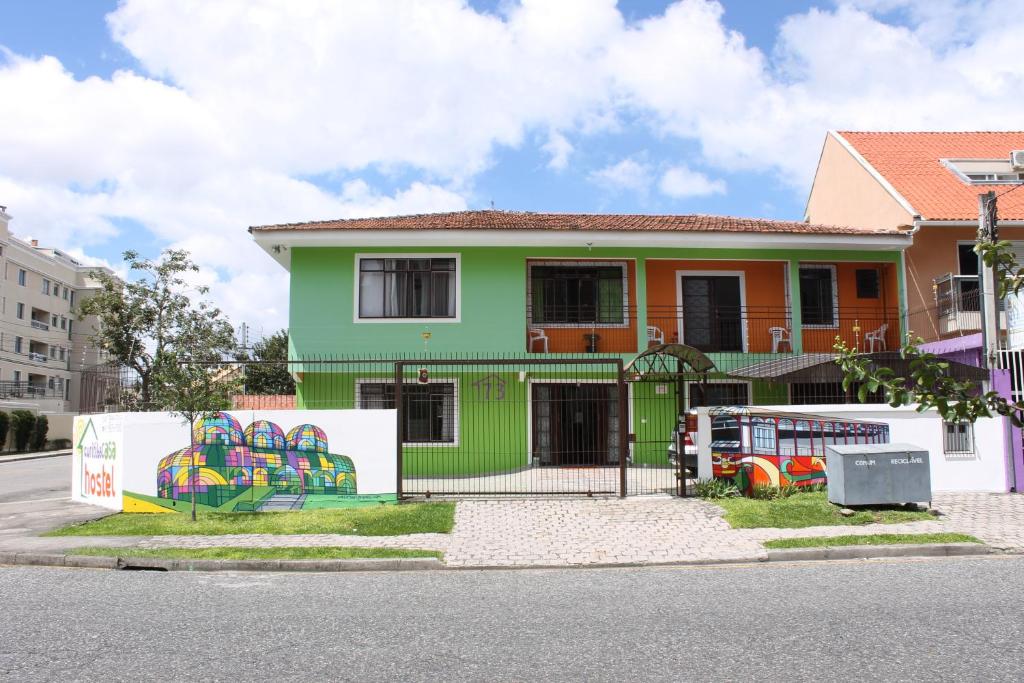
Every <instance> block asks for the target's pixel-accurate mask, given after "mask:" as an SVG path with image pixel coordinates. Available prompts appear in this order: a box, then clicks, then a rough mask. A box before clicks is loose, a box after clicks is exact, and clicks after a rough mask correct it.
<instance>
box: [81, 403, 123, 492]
mask: <svg viewBox="0 0 1024 683" xmlns="http://www.w3.org/2000/svg"><path fill="white" fill-rule="evenodd" d="M75 450H77V451H78V453H79V455H80V456H81V457H82V494H83V495H87V496H94V497H97V498H113V497H114V496H115V495H116V492H115V491H114V464H115V463H114V461H115V459H116V458H117V444H116V443H115V442H113V441H101V440H100V435H99V432H97V431H96V425H94V424H93V421H92V418H90V419H89V421H88V422H86V423H85V428H84V429H83V430H82V435H81V436H80V437H79V438H78V443H77V444H75Z"/></svg>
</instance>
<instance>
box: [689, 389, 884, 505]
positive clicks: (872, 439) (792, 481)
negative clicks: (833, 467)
mask: <svg viewBox="0 0 1024 683" xmlns="http://www.w3.org/2000/svg"><path fill="white" fill-rule="evenodd" d="M708 415H709V416H710V418H711V471H712V474H713V476H714V477H715V478H716V479H728V480H731V481H732V483H733V484H735V485H736V488H738V489H739V490H740V492H741V493H743V494H744V495H748V496H749V495H751V493H752V492H753V489H754V487H755V486H809V485H811V484H823V483H825V482H826V477H825V447H826V446H830V445H836V444H871V443H889V425H887V424H884V423H881V422H866V421H864V420H856V419H844V418H836V417H825V416H821V415H809V414H805V413H789V412H785V413H784V412H777V411H770V410H761V409H758V408H755V407H727V408H714V409H712V410H710V411H708Z"/></svg>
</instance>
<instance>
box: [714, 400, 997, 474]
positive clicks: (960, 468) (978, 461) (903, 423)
mask: <svg viewBox="0 0 1024 683" xmlns="http://www.w3.org/2000/svg"><path fill="white" fill-rule="evenodd" d="M752 407H756V408H757V409H758V410H767V411H773V412H778V413H808V414H812V415H822V416H824V417H839V418H845V419H862V420H867V421H870V422H884V423H886V424H888V425H889V441H890V442H891V443H897V442H903V443H910V444H914V445H916V446H920V447H921V448H923V449H926V450H927V451H928V454H929V459H930V461H931V475H932V490H933V491H997V492H1005V491H1008V490H1009V474H1008V473H1009V467H1008V462H1007V458H1008V457H1009V454H1010V423H1009V420H1007V419H1006V418H1003V417H1000V418H982V419H980V420H978V421H977V422H975V423H974V453H970V454H963V453H957V454H946V453H944V452H943V440H944V433H943V423H942V418H941V417H940V416H939V415H938V413H937V412H935V411H934V410H929V411H926V412H924V413H919V412H917V411H916V410H915V409H914V408H911V407H902V408H890V407H889V406H886V405H870V404H868V405H866V404H851V405H835V404H832V405H801V406H752ZM697 413H698V438H697V449H698V451H697V469H698V477H699V478H700V479H710V478H711V420H710V418H709V417H708V412H707V408H698V409H697Z"/></svg>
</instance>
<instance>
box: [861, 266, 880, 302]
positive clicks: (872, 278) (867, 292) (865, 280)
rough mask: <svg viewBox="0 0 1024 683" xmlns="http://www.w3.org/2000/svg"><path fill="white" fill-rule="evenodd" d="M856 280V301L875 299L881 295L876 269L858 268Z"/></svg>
mask: <svg viewBox="0 0 1024 683" xmlns="http://www.w3.org/2000/svg"><path fill="white" fill-rule="evenodd" d="M856 278H857V298H858V299H877V298H878V297H879V296H880V295H881V291H882V287H881V278H880V277H879V274H878V269H877V268H858V269H857V271H856Z"/></svg>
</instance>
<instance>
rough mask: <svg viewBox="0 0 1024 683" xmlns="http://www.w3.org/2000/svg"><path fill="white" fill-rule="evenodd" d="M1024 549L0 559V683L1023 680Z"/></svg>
mask: <svg viewBox="0 0 1024 683" xmlns="http://www.w3.org/2000/svg"><path fill="white" fill-rule="evenodd" d="M1022 577H1024V557H996V558H977V559H943V560H930V561H925V560H919V561H908V560H902V561H886V562H877V561H876V562H854V563H836V562H832V563H794V564H790V565H776V564H768V565H763V564H762V565H753V566H733V567H705V568H694V567H691V568H678V569H655V568H649V569H613V570H519V571H434V572H407V573H358V574H273V575H271V574H241V573H239V574H213V573H211V574H204V573H193V574H187V573H153V572H115V571H98V570H72V569H57V568H26V567H19V568H0V605H3V618H2V619H0V679H3V680H69V679H74V680H133V681H134V680H166V681H181V680H189V679H195V680H248V679H271V678H273V679H280V680H353V681H396V680H402V681H420V680H423V681H428V680H429V681H439V680H444V681H449V680H458V681H461V680H500V681H510V680H588V681H599V680H608V681H621V680H658V681H660V680H664V681H669V680H742V681H747V680H765V679H784V678H788V679H794V680H879V679H881V680H901V679H902V680H906V679H918V680H934V679H942V680H986V681H994V680H1007V681H1008V680H1019V676H1020V668H1021V662H1024V597H1022V590H1021V587H1022V585H1021V584H1022V581H1021V580H1022Z"/></svg>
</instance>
